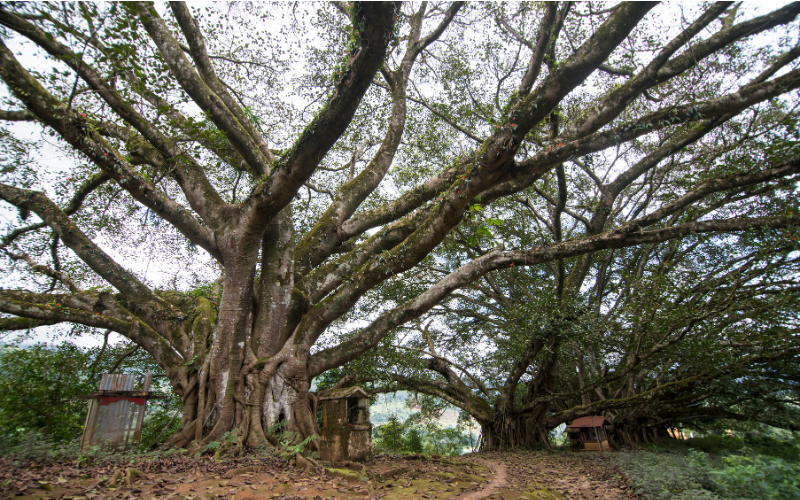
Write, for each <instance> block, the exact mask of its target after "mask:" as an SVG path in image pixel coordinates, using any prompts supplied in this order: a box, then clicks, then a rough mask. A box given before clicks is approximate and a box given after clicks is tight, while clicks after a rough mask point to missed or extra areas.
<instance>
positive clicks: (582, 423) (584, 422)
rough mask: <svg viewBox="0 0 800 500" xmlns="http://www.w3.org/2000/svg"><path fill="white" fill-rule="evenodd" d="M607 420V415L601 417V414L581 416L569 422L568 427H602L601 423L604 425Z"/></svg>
mask: <svg viewBox="0 0 800 500" xmlns="http://www.w3.org/2000/svg"><path fill="white" fill-rule="evenodd" d="M592 419H594V423H592ZM605 421H606V419H605V417H601V416H596V417H581V418H576V419H575V420H573V421H572V423H571V424H569V426H568V427H576V428H582V427H600V426H601V425H603V424H604V423H605Z"/></svg>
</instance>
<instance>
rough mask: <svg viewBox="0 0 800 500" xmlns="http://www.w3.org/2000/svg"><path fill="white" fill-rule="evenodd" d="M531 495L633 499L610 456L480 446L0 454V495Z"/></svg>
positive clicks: (200, 499) (293, 498) (474, 498)
mask: <svg viewBox="0 0 800 500" xmlns="http://www.w3.org/2000/svg"><path fill="white" fill-rule="evenodd" d="M119 498H121V499H126V500H134V499H136V500H139V499H141V500H151V499H152V500H261V499H275V500H405V499H418V498H421V499H424V500H427V499H437V500H448V499H452V500H486V499H491V500H539V499H559V500H560V499H575V500H578V499H580V500H583V499H595V498H597V499H604V500H623V499H624V500H628V499H635V498H638V497H637V496H636V495H634V494H632V493H630V492H629V491H628V490H627V486H626V484H625V483H624V481H623V480H622V479H621V477H620V476H619V473H618V471H617V470H616V466H615V464H614V460H613V456H612V455H610V454H607V453H603V454H578V453H546V452H530V453H523V452H517V453H499V452H495V453H479V454H474V455H469V456H464V457H455V458H446V457H436V456H434V457H404V458H403V457H389V456H379V457H377V458H376V459H375V460H374V461H372V462H371V463H369V464H366V466H364V465H361V464H339V465H338V466H329V467H328V468H326V469H322V468H320V469H316V470H301V469H298V468H296V467H294V466H292V465H290V464H289V463H287V462H286V461H284V460H281V459H278V458H268V457H266V458H245V459H237V460H231V461H223V462H214V461H213V460H211V459H210V457H201V458H190V457H164V458H159V459H157V460H150V461H142V462H138V463H136V464H134V466H133V467H131V466H130V465H129V464H125V465H118V466H114V465H105V466H92V467H76V466H75V464H53V465H37V464H31V463H21V462H12V461H8V460H0V500H4V499H15V500H116V499H119Z"/></svg>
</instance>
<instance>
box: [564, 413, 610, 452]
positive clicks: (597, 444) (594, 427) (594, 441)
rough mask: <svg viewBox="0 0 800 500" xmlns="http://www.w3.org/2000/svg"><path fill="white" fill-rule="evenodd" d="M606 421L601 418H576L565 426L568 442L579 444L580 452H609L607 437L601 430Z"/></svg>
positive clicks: (603, 430)
mask: <svg viewBox="0 0 800 500" xmlns="http://www.w3.org/2000/svg"><path fill="white" fill-rule="evenodd" d="M605 422H606V419H605V417H602V416H593V417H581V418H576V419H575V420H573V421H572V423H571V424H569V425H568V426H567V430H566V432H567V436H568V437H569V440H570V442H573V443H581V444H582V447H581V449H582V450H587V451H588V450H592V451H602V450H609V449H610V447H609V445H608V436H607V435H606V431H605V429H604V428H603V426H604V425H605Z"/></svg>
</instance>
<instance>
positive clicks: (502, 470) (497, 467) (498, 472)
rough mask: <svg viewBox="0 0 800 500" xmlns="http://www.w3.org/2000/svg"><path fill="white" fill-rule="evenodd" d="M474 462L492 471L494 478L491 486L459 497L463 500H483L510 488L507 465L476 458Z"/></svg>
mask: <svg viewBox="0 0 800 500" xmlns="http://www.w3.org/2000/svg"><path fill="white" fill-rule="evenodd" d="M474 460H475V461H476V462H478V463H479V464H481V465H483V466H484V467H486V468H488V469H489V470H490V471H492V474H494V477H492V479H491V480H490V481H489V484H487V485H485V486H484V487H483V488H482V489H480V490H478V491H473V492H472V493H467V494H466V495H463V496H461V497H459V498H461V500H483V499H484V498H487V497H489V496H490V495H493V494H495V493H497V492H498V491H500V490H501V489H502V488H505V487H507V486H508V480H507V474H506V466H505V465H503V464H502V463H500V462H497V461H490V460H484V459H482V458H476V459H474Z"/></svg>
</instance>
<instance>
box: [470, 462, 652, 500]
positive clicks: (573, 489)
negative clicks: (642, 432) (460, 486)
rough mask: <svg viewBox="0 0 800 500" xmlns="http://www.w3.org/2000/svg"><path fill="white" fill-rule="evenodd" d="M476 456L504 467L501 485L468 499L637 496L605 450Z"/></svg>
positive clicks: (617, 499) (615, 498)
mask: <svg viewBox="0 0 800 500" xmlns="http://www.w3.org/2000/svg"><path fill="white" fill-rule="evenodd" d="M480 457H481V459H482V460H483V461H486V462H490V463H494V464H496V465H497V466H499V467H504V468H505V473H504V475H503V481H504V482H505V485H504V486H501V487H499V488H497V489H495V490H493V491H489V490H488V488H487V489H485V490H484V491H485V495H484V496H482V497H480V496H476V497H474V498H473V499H471V500H478V499H481V500H482V499H491V500H526V499H527V500H534V499H545V498H553V499H570V500H572V499H575V500H583V499H603V500H628V499H637V498H639V497H638V496H637V495H636V494H633V493H632V492H630V491H628V485H627V484H626V482H625V479H624V478H623V477H622V476H621V474H620V473H619V471H618V469H617V467H616V463H615V461H614V457H613V455H612V454H609V453H548V452H519V453H498V452H495V453H481V454H480ZM498 477H499V475H498ZM490 484H491V483H490ZM476 493H477V492H476Z"/></svg>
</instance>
